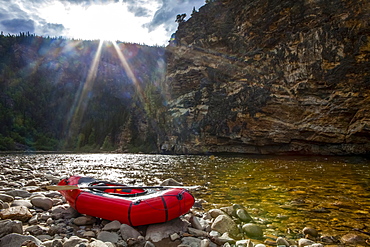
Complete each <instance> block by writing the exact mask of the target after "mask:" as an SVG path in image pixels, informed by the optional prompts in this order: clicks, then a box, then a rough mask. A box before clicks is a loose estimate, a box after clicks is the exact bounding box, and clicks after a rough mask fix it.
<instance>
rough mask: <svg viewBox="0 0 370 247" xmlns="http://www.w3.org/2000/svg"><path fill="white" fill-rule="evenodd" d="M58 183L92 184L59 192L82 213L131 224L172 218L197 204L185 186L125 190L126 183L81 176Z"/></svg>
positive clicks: (152, 222) (143, 223)
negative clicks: (183, 187)
mask: <svg viewBox="0 0 370 247" xmlns="http://www.w3.org/2000/svg"><path fill="white" fill-rule="evenodd" d="M58 185H59V186H63V185H76V186H78V187H79V188H82V187H90V189H74V190H61V191H59V192H60V193H61V194H62V195H63V196H64V197H65V199H66V200H67V202H68V204H69V205H70V206H71V207H73V208H74V209H76V210H77V211H78V212H79V213H81V214H86V215H91V216H94V217H98V218H103V219H107V220H118V221H120V222H121V223H124V224H128V225H131V226H139V225H148V224H154V223H162V222H166V221H169V220H172V219H174V218H177V217H179V216H180V215H183V214H185V213H187V212H188V211H189V210H190V208H191V207H192V206H193V204H194V197H193V196H192V195H191V194H190V193H189V192H188V191H187V190H185V189H182V188H169V189H167V188H166V189H160V188H159V189H142V188H130V187H128V188H127V189H125V188H123V189H122V186H125V185H122V184H117V183H110V182H104V181H99V180H96V179H94V178H91V177H80V176H72V177H70V178H67V179H63V180H62V181H60V182H59V183H58ZM117 186H119V188H115V187H117ZM91 187H96V188H91ZM99 187H100V188H99ZM97 188H98V189H97Z"/></svg>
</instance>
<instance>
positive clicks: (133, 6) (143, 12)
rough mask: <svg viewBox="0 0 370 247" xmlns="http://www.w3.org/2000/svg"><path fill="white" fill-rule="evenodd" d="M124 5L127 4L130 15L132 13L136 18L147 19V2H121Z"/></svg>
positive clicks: (138, 0)
mask: <svg viewBox="0 0 370 247" xmlns="http://www.w3.org/2000/svg"><path fill="white" fill-rule="evenodd" d="M123 2H124V3H126V4H127V10H128V11H129V12H131V13H133V14H134V15H135V16H137V17H148V16H150V12H151V10H150V9H149V8H148V6H145V5H146V4H148V1H147V0H136V1H132V0H123Z"/></svg>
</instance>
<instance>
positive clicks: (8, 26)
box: [0, 19, 35, 33]
mask: <svg viewBox="0 0 370 247" xmlns="http://www.w3.org/2000/svg"><path fill="white" fill-rule="evenodd" d="M0 23H1V25H2V26H3V27H4V29H5V30H4V31H5V32H10V33H19V32H30V33H33V32H35V22H34V21H33V20H29V19H28V20H26V19H11V20H3V21H1V22H0Z"/></svg>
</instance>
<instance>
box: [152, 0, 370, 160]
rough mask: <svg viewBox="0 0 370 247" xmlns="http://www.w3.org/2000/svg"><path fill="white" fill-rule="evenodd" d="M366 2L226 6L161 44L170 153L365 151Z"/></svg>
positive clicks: (226, 2)
mask: <svg viewBox="0 0 370 247" xmlns="http://www.w3.org/2000/svg"><path fill="white" fill-rule="evenodd" d="M369 27H370V2H369V1H368V0H356V1H353V0H301V1H297V0H281V1H271V0H222V1H213V2H211V3H209V4H206V5H205V6H203V7H202V8H201V9H200V10H199V12H196V13H193V15H192V17H191V18H190V19H189V20H188V21H186V22H184V23H180V24H179V28H178V30H177V32H176V39H175V40H174V41H172V42H171V44H170V45H169V46H168V47H167V50H168V53H169V56H168V64H167V77H166V93H167V97H168V111H167V114H166V116H165V117H166V118H165V119H166V122H167V123H166V125H167V130H166V134H165V136H163V137H162V140H160V141H159V142H160V144H161V148H162V151H166V152H174V153H206V152H215V153H220V152H227V153H230V152H232V153H249V154H322V155H343V154H369V153H370V28H369Z"/></svg>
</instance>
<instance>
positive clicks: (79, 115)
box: [67, 40, 103, 145]
mask: <svg viewBox="0 0 370 247" xmlns="http://www.w3.org/2000/svg"><path fill="white" fill-rule="evenodd" d="M102 46H103V41H102V40H101V41H100V42H99V45H98V48H97V50H96V53H95V56H94V59H93V61H92V63H91V66H90V69H89V72H88V74H87V77H86V80H85V83H84V85H83V88H82V90H81V93H80V94H79V95H76V97H78V99H77V102H78V103H77V104H76V106H75V107H73V108H72V109H71V111H72V112H73V113H72V114H70V115H71V119H70V120H67V121H68V122H69V123H70V124H69V128H68V141H72V140H73V137H75V136H77V134H78V132H79V128H80V125H81V122H82V119H83V116H84V113H85V110H86V108H87V106H88V103H89V99H88V93H89V92H91V89H92V87H93V85H94V81H95V78H96V74H97V71H98V66H99V60H100V57H101V52H102ZM69 144H70V143H67V145H69Z"/></svg>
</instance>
